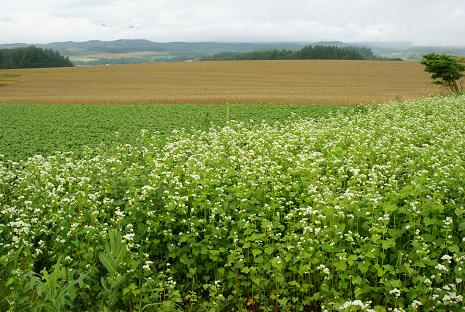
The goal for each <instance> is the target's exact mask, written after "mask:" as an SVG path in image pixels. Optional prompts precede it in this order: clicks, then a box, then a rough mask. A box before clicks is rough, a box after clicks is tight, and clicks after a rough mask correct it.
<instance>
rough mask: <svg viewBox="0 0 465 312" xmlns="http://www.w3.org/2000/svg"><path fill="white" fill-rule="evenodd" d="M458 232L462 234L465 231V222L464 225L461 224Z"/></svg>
mask: <svg viewBox="0 0 465 312" xmlns="http://www.w3.org/2000/svg"><path fill="white" fill-rule="evenodd" d="M458 230H459V231H460V232H463V231H464V230H465V222H462V223H460V224H459V227H458Z"/></svg>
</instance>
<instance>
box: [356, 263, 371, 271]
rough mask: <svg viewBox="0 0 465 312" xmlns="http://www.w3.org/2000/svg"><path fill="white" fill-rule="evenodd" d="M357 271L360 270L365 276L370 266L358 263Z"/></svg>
mask: <svg viewBox="0 0 465 312" xmlns="http://www.w3.org/2000/svg"><path fill="white" fill-rule="evenodd" d="M357 267H358V269H359V270H360V272H362V273H363V274H365V273H366V272H368V269H369V268H370V266H369V265H368V264H367V263H365V262H360V263H359V264H358V265H357Z"/></svg>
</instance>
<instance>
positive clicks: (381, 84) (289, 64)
mask: <svg viewBox="0 0 465 312" xmlns="http://www.w3.org/2000/svg"><path fill="white" fill-rule="evenodd" d="M423 68H424V67H423V65H421V64H420V63H417V62H384V61H321V60H311V61H228V62H184V63H153V64H137V65H112V66H94V67H74V68H47V69H21V70H2V71H0V102H8V103H283V104H284V103H296V104H297V103H308V104H311V103H320V104H325V103H328V104H333V103H334V104H345V103H347V104H349V103H373V102H383V101H387V100H391V99H394V98H404V99H407V98H419V97H426V96H430V95H433V94H437V93H439V91H440V90H439V88H438V87H436V86H435V85H433V84H432V83H431V79H430V77H429V75H428V74H427V73H425V72H424V70H423ZM2 77H3V78H2Z"/></svg>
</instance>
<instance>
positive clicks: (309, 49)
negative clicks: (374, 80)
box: [201, 44, 402, 61]
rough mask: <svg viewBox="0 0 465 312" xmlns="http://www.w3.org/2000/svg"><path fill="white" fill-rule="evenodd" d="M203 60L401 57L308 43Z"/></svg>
mask: <svg viewBox="0 0 465 312" xmlns="http://www.w3.org/2000/svg"><path fill="white" fill-rule="evenodd" d="M201 60H205V61H227V60H235V61H238V60H389V61H401V60H402V59H399V58H397V59H392V58H390V59H387V58H382V57H378V56H376V55H374V53H373V51H372V50H371V49H370V48H366V47H353V46H347V47H346V46H337V45H319V44H317V45H308V46H305V47H303V48H302V49H297V50H295V49H294V50H286V49H281V50H278V49H274V50H260V51H251V52H221V53H217V54H214V55H212V56H207V57H204V58H202V59H201Z"/></svg>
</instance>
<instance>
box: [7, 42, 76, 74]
mask: <svg viewBox="0 0 465 312" xmlns="http://www.w3.org/2000/svg"><path fill="white" fill-rule="evenodd" d="M70 66H73V63H71V61H70V60H69V59H68V58H67V57H64V56H62V55H60V53H58V52H57V51H54V50H51V49H42V48H37V47H35V46H30V47H27V48H16V49H0V69H11V68H39V67H70Z"/></svg>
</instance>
